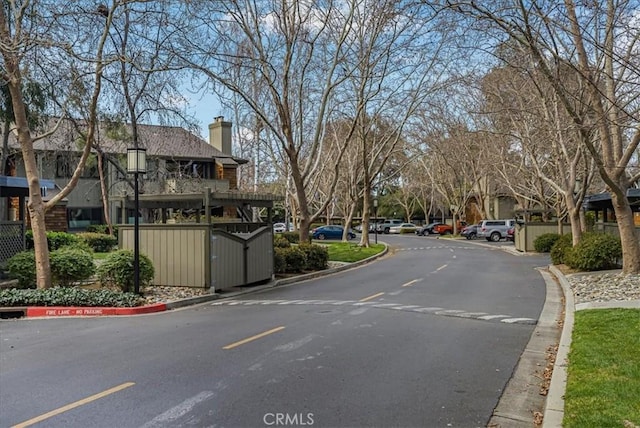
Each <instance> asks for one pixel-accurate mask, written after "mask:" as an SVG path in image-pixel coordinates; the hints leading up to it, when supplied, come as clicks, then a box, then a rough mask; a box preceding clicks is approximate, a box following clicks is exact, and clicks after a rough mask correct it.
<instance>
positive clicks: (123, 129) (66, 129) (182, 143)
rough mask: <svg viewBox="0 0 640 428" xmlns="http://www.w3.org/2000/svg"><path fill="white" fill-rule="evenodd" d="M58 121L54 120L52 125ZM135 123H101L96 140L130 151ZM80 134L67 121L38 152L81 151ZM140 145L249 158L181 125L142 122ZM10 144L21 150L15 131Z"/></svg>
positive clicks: (160, 152) (192, 156) (165, 152)
mask: <svg viewBox="0 0 640 428" xmlns="http://www.w3.org/2000/svg"><path fill="white" fill-rule="evenodd" d="M54 123H55V122H54V121H53V120H52V121H51V124H52V126H53V125H54ZM131 135H132V131H131V125H130V124H123V125H110V124H108V123H100V125H99V129H98V134H97V136H96V143H97V144H98V145H99V146H100V147H101V148H102V150H103V151H104V152H106V153H112V154H116V153H122V154H124V153H126V152H127V148H128V147H131V146H132V142H131V141H132V140H131ZM77 141H78V133H77V131H76V130H75V128H74V127H73V124H72V123H71V121H64V122H63V123H62V124H61V125H60V127H59V128H58V129H57V130H56V132H55V133H54V134H52V135H51V136H48V137H46V138H43V139H41V140H38V141H36V142H35V143H34V149H35V150H37V151H80V150H81V148H80V147H78V143H77ZM138 144H139V147H142V148H145V149H147V156H150V157H162V158H170V159H177V160H181V159H188V160H211V159H213V158H215V159H216V161H218V162H220V163H222V164H230V165H233V164H244V163H247V160H245V159H241V158H237V157H234V156H231V155H228V154H225V153H223V152H221V151H220V150H218V149H216V148H215V147H213V146H212V145H211V144H209V143H208V142H207V141H205V140H204V139H203V138H201V137H199V136H197V135H195V134H193V133H191V132H189V131H188V130H186V129H184V128H181V127H177V126H162V125H140V124H139V125H138ZM9 146H10V147H11V148H13V149H19V148H20V146H19V144H18V141H17V139H16V136H15V135H14V134H13V133H12V134H11V136H10V139H9Z"/></svg>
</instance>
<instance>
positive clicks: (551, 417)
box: [542, 265, 575, 428]
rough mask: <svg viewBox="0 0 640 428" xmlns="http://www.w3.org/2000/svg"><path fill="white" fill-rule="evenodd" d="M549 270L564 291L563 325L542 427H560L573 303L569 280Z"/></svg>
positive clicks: (572, 319) (559, 273) (554, 270)
mask: <svg viewBox="0 0 640 428" xmlns="http://www.w3.org/2000/svg"><path fill="white" fill-rule="evenodd" d="M549 271H550V272H551V273H553V274H554V275H555V277H556V278H557V279H558V281H559V282H560V286H561V287H562V292H563V293H564V299H565V303H564V325H563V327H562V334H561V336H560V343H559V344H558V353H557V354H556V361H555V364H554V366H553V374H552V375H551V385H550V386H549V393H548V395H547V401H546V403H545V409H544V419H543V422H542V427H543V428H555V427H562V419H563V418H564V393H565V390H566V387H567V366H568V364H569V362H568V356H569V350H570V349H571V334H572V332H573V321H574V317H573V315H574V311H575V303H574V298H573V291H572V290H571V286H570V285H569V281H567V278H566V277H565V276H564V274H563V273H562V272H560V270H559V269H558V268H556V267H555V266H553V265H551V266H549Z"/></svg>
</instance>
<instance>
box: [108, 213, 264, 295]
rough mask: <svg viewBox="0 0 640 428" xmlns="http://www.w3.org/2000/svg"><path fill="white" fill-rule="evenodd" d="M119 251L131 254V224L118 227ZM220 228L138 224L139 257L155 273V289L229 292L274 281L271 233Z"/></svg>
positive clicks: (195, 224) (260, 230)
mask: <svg viewBox="0 0 640 428" xmlns="http://www.w3.org/2000/svg"><path fill="white" fill-rule="evenodd" d="M118 227H119V230H118V235H119V246H120V248H126V249H130V250H132V249H133V246H134V242H133V238H134V227H133V225H130V224H127V225H119V226H118ZM220 227H221V225H215V224H214V225H206V224H197V223H188V224H184V223H183V224H142V225H140V252H141V253H142V254H145V255H146V256H147V257H149V258H150V259H151V262H152V263H153V266H154V268H155V276H154V279H153V284H154V285H164V286H179V287H196V288H211V289H212V290H220V289H227V288H231V287H235V286H239V285H245V284H252V283H257V282H261V281H268V280H270V279H271V278H272V277H273V231H272V228H271V227H270V226H267V227H264V226H263V227H259V228H258V229H256V230H255V231H253V232H251V233H231V232H228V231H226V230H223V229H222V228H220Z"/></svg>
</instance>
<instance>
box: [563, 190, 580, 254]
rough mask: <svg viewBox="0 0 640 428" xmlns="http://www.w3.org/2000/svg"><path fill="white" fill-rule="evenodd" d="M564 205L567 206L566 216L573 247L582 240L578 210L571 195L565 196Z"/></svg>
mask: <svg viewBox="0 0 640 428" xmlns="http://www.w3.org/2000/svg"><path fill="white" fill-rule="evenodd" d="M565 204H566V205H567V214H568V216H569V222H570V223H571V240H572V242H573V246H574V247H575V246H576V245H578V242H580V240H581V239H582V224H581V223H580V208H579V207H577V206H576V203H575V201H574V200H573V195H571V194H567V195H566V196H565Z"/></svg>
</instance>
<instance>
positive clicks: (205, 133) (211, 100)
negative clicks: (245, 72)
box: [185, 94, 229, 141]
mask: <svg viewBox="0 0 640 428" xmlns="http://www.w3.org/2000/svg"><path fill="white" fill-rule="evenodd" d="M185 96H186V97H187V99H188V106H187V111H188V112H189V113H190V114H192V115H193V116H194V117H195V118H196V120H197V121H198V129H199V130H200V135H201V136H202V138H204V139H205V140H207V141H209V124H210V123H212V122H213V118H214V117H217V116H224V111H223V109H222V106H221V105H220V101H219V100H218V97H217V96H215V95H212V94H207V95H200V94H196V95H186V94H185ZM227 120H229V118H227Z"/></svg>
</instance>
